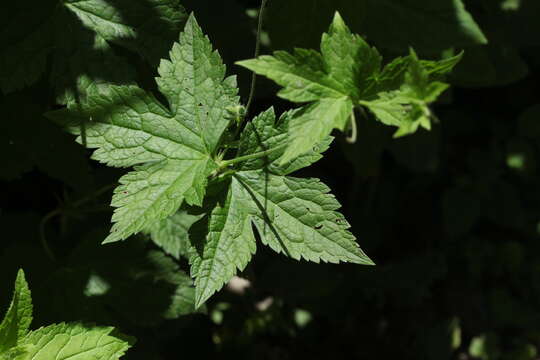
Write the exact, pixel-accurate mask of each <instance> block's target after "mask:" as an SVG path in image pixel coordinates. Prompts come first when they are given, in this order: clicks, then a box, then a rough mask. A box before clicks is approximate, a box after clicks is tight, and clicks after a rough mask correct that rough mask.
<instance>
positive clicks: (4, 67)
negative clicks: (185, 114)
mask: <svg viewBox="0 0 540 360" xmlns="http://www.w3.org/2000/svg"><path fill="white" fill-rule="evenodd" d="M2 12H3V13H5V14H9V18H7V19H5V21H2V24H3V26H2V28H0V41H2V44H3V48H2V50H0V89H1V90H2V91H3V92H5V93H7V92H12V91H14V90H17V89H19V88H22V87H24V86H27V85H31V84H32V83H34V82H36V81H37V80H38V79H39V78H40V77H41V76H42V74H43V72H44V71H45V68H46V65H47V62H48V60H50V64H51V65H50V66H51V71H52V75H51V77H50V81H51V83H52V84H53V85H54V87H55V88H56V90H57V94H58V95H59V101H60V102H62V103H67V102H69V101H74V100H76V99H77V97H76V96H75V95H76V92H77V93H78V95H79V99H80V98H83V97H84V95H85V94H86V87H85V84H88V82H94V81H97V82H101V81H103V80H105V81H108V82H114V83H125V82H129V81H130V79H132V78H133V72H132V71H131V68H130V66H129V65H128V64H127V63H126V62H125V61H124V60H121V59H120V58H119V57H117V56H116V55H115V54H114V52H113V51H112V50H111V49H110V47H109V45H108V44H107V42H110V43H115V44H118V45H121V46H124V47H126V48H128V49H131V50H133V51H137V52H138V53H139V54H141V55H142V56H143V57H144V58H145V59H147V60H148V61H149V62H150V63H151V64H152V65H156V64H157V63H158V61H159V59H160V58H161V57H162V56H164V55H165V54H166V52H167V50H168V49H169V47H170V44H171V43H172V42H173V41H174V39H175V37H176V36H177V34H178V30H180V28H181V26H182V25H183V24H184V22H185V20H186V18H187V14H186V12H185V10H184V9H183V7H182V6H181V5H180V3H179V1H178V0H145V1H129V0H115V1H114V2H106V1H101V0H65V1H61V2H58V1H54V0H44V1H40V2H37V3H33V2H32V3H30V2H11V3H9V4H6V6H5V7H4V8H3V9H2ZM21 24H24V29H22V27H21ZM66 29H69V31H66ZM90 58H94V59H99V61H97V62H95V61H89V59H90ZM126 74H127V75H128V76H126Z"/></svg>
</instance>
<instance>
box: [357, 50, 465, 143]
mask: <svg viewBox="0 0 540 360" xmlns="http://www.w3.org/2000/svg"><path fill="white" fill-rule="evenodd" d="M425 63H426V62H424V64H425ZM456 63H457V61H452V62H450V61H448V62H446V63H429V66H430V68H431V69H432V70H431V73H432V74H437V75H439V74H444V73H445V72H447V71H449V68H451V66H452V65H455V64H456ZM447 88H448V84H445V83H442V82H440V81H433V80H432V79H430V72H429V71H428V70H427V69H425V68H424V67H423V65H422V62H420V60H419V59H418V57H417V56H416V54H415V53H414V51H413V50H412V49H411V54H410V56H409V66H408V69H407V71H406V72H405V76H404V82H403V84H402V85H401V87H400V88H399V89H398V90H393V91H385V92H380V93H379V94H378V95H377V98H376V99H374V100H368V101H364V100H362V101H360V103H361V104H362V105H363V106H365V107H367V108H368V109H369V110H370V111H371V112H372V113H373V114H375V116H376V117H377V118H378V119H379V120H380V121H381V122H382V123H384V124H386V125H390V126H397V127H398V128H399V129H398V130H397V132H396V133H395V134H394V137H399V136H404V135H408V134H412V133H414V132H415V131H416V130H417V129H418V127H419V126H421V127H423V128H425V129H427V130H430V129H431V110H430V109H429V104H431V103H433V102H434V101H435V100H437V98H438V97H439V95H441V94H442V93H443V92H444V91H445V90H446V89H447Z"/></svg>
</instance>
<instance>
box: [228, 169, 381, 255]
mask: <svg viewBox="0 0 540 360" xmlns="http://www.w3.org/2000/svg"><path fill="white" fill-rule="evenodd" d="M231 186H232V188H233V189H234V190H233V192H238V193H240V192H242V193H243V195H242V197H243V198H246V199H249V207H248V208H249V209H250V210H249V211H250V214H251V219H252V221H253V222H254V224H255V226H256V227H257V230H258V231H259V234H260V236H261V240H262V242H263V243H264V244H265V245H268V246H270V247H271V248H272V249H273V250H275V251H277V252H279V253H284V254H285V255H287V256H289V257H292V258H293V259H296V260H299V259H301V258H303V259H306V260H309V261H314V262H320V261H324V262H332V263H338V262H340V261H345V262H353V263H357V264H368V265H373V262H372V261H371V260H370V259H369V258H368V257H367V256H366V255H365V254H364V252H363V251H362V250H361V249H360V247H359V246H358V244H357V243H356V240H355V237H354V236H353V235H352V234H351V233H350V232H349V231H348V230H347V229H348V228H349V227H350V225H349V224H348V223H347V221H346V220H345V218H344V217H343V215H341V214H340V213H339V212H337V210H338V209H339V208H340V204H339V203H338V202H337V201H336V199H335V197H334V196H333V195H330V194H328V192H329V191H330V189H329V188H328V187H327V186H326V185H324V184H323V183H321V182H320V181H319V180H318V179H299V178H293V177H284V176H277V175H271V174H265V173H264V172H261V171H242V172H239V173H237V174H235V175H234V178H233V182H232V185H231ZM245 206H246V207H247V206H248V205H247V204H246V205H245Z"/></svg>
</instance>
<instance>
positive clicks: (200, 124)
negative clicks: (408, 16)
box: [49, 15, 238, 242]
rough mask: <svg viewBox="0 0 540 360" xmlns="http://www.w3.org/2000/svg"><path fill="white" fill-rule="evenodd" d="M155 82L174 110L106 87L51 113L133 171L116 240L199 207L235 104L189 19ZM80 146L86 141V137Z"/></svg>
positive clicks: (104, 156)
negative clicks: (185, 206) (187, 207)
mask: <svg viewBox="0 0 540 360" xmlns="http://www.w3.org/2000/svg"><path fill="white" fill-rule="evenodd" d="M158 71H159V74H160V77H159V78H157V83H158V86H159V89H160V91H161V92H162V93H163V94H164V95H165V97H166V98H167V100H168V102H169V105H170V109H167V108H165V107H164V106H163V105H161V104H160V103H159V102H158V101H157V100H156V99H155V98H154V97H153V96H152V95H151V94H148V93H146V92H144V91H143V90H141V89H139V88H137V87H134V86H109V87H108V88H107V89H101V91H100V92H99V93H98V94H93V95H91V96H89V98H88V100H87V101H86V102H85V103H84V104H82V105H81V106H68V108H66V109H63V110H59V111H56V112H52V113H49V116H50V117H51V118H53V119H56V120H57V121H60V122H63V123H64V124H65V125H66V126H67V127H68V129H69V130H70V131H71V132H72V133H74V134H77V135H81V130H80V123H81V121H83V119H88V120H89V122H88V123H87V124H86V144H87V146H88V147H89V148H97V150H96V151H95V152H94V155H93V158H94V159H96V160H99V161H101V162H104V163H106V164H108V165H110V166H122V167H128V166H133V165H136V166H135V171H133V172H130V173H128V174H126V175H124V176H123V177H122V178H121V179H120V183H121V185H120V186H119V187H118V188H117V189H116V190H115V195H114V197H113V200H112V203H111V204H112V205H113V206H114V207H116V208H117V209H116V210H115V213H114V215H113V218H112V221H113V222H114V223H115V224H114V225H113V228H112V231H111V234H110V235H109V236H108V237H107V239H105V242H114V241H118V240H122V239H125V238H127V237H128V236H130V235H132V234H135V233H137V232H139V231H141V230H142V229H144V228H147V227H148V226H150V225H151V224H153V223H154V222H156V221H159V220H162V219H165V218H167V217H168V216H170V215H172V214H174V213H175V212H176V211H177V210H178V208H179V207H180V206H181V205H182V203H183V202H184V201H186V202H187V203H188V204H191V205H201V204H202V201H203V198H204V194H205V188H206V184H207V177H208V176H209V175H210V174H211V173H212V171H213V170H215V168H216V163H215V160H214V158H215V157H216V152H217V148H218V145H219V142H220V139H221V136H222V135H223V132H224V130H225V129H226V127H227V126H228V124H229V117H228V113H227V110H226V109H227V108H230V107H233V106H237V105H238V97H237V95H236V93H237V89H236V80H235V78H234V77H229V78H226V79H225V78H224V76H225V66H224V65H223V63H222V61H221V58H220V57H219V54H218V53H217V52H216V51H212V46H211V44H210V41H209V40H208V38H207V37H205V36H204V35H203V33H202V30H201V29H200V27H199V25H198V24H197V22H196V20H195V18H194V17H193V15H192V16H190V18H189V19H188V21H187V23H186V26H185V29H184V32H183V33H182V34H181V35H180V41H179V43H175V44H174V45H173V48H172V50H171V52H170V61H169V60H163V61H162V62H161V65H160V67H159V69H158ZM78 141H79V142H83V139H82V137H81V136H79V138H78Z"/></svg>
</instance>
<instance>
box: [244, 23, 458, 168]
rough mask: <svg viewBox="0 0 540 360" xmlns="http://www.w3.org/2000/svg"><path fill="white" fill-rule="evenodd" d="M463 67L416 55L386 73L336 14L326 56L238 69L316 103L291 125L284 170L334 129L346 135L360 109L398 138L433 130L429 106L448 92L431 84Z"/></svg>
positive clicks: (258, 62)
mask: <svg viewBox="0 0 540 360" xmlns="http://www.w3.org/2000/svg"><path fill="white" fill-rule="evenodd" d="M457 61H459V58H453V59H450V60H447V61H446V62H444V63H443V62H440V63H437V62H420V61H419V60H418V58H417V57H416V55H415V54H414V52H412V51H411V55H410V56H408V57H402V58H397V59H394V60H393V61H392V62H390V63H389V64H387V65H385V66H384V67H381V64H382V58H381V56H380V55H379V53H378V52H377V50H376V49H374V48H371V47H370V46H369V45H368V44H367V43H366V42H365V41H364V40H363V39H362V38H361V37H360V36H358V35H354V34H352V33H351V31H350V30H349V28H348V27H347V26H346V25H345V23H344V21H343V19H342V18H341V17H340V15H339V14H338V13H336V14H335V16H334V20H333V22H332V24H331V26H330V29H329V31H328V33H326V34H323V36H322V40H321V53H318V52H316V51H313V50H305V49H295V50H294V52H293V53H292V54H289V53H287V52H284V51H277V52H275V53H274V55H273V56H267V55H266V56H261V57H259V58H257V59H251V60H245V61H240V62H238V64H239V65H242V66H244V67H246V68H248V69H250V70H252V71H254V72H255V73H257V74H261V75H264V76H266V77H268V78H270V79H272V80H274V81H276V82H277V83H278V84H279V85H281V86H283V89H282V90H281V91H280V92H279V93H278V95H279V96H280V97H282V98H284V99H287V100H290V101H293V102H297V103H306V102H311V103H310V104H309V105H306V106H305V107H303V108H302V110H301V111H300V112H298V113H296V114H295V115H294V116H293V118H292V120H291V122H290V125H289V130H288V131H289V145H288V147H287V150H286V151H285V152H284V154H283V156H282V158H281V164H282V165H283V164H285V163H286V162H289V161H291V160H293V159H295V158H296V157H298V156H300V155H302V154H304V153H306V152H308V151H310V149H311V148H312V147H313V146H314V145H315V144H317V143H319V142H321V141H323V140H324V138H325V137H326V136H328V135H329V134H330V133H331V131H332V130H333V129H338V130H341V131H344V130H345V129H346V128H347V127H348V124H349V123H350V122H351V121H354V116H353V115H354V113H353V111H354V108H355V107H360V106H366V107H368V108H369V109H370V110H371V111H372V113H374V114H375V115H376V116H377V117H378V118H379V120H381V121H382V122H383V123H385V124H387V125H392V126H397V127H399V128H400V129H399V130H398V135H404V134H408V133H411V132H414V131H416V129H417V128H418V125H419V124H421V125H422V126H424V127H426V128H429V124H430V113H429V111H428V110H427V104H428V103H430V102H433V101H434V100H435V99H436V98H437V96H438V95H440V93H441V92H442V91H443V90H444V89H446V85H445V84H442V83H437V82H432V81H429V75H430V74H431V75H433V76H435V75H437V76H440V75H443V74H445V73H447V72H448V71H449V70H450V69H451V68H452V67H453V66H454V65H455V63H457ZM424 66H426V67H429V70H426V69H424Z"/></svg>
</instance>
